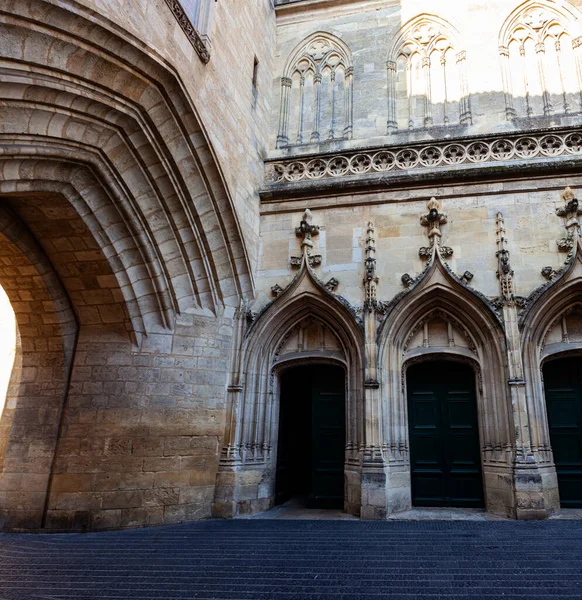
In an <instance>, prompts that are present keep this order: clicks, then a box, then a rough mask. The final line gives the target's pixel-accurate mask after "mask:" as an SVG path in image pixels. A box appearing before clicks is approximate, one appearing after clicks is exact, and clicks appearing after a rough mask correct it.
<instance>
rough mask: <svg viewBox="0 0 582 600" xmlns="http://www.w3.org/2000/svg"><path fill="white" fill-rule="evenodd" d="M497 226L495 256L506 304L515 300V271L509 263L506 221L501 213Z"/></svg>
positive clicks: (498, 216) (496, 222)
mask: <svg viewBox="0 0 582 600" xmlns="http://www.w3.org/2000/svg"><path fill="white" fill-rule="evenodd" d="M495 225H496V229H497V252H496V254H495V256H496V257H497V278H498V279H499V285H500V287H501V298H502V299H503V300H504V301H505V302H511V301H512V298H513V270H512V269H511V265H510V263H509V250H508V249H507V238H506V231H505V220H504V219H503V214H502V213H500V212H498V213H497V218H496V220H495Z"/></svg>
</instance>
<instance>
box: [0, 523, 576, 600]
mask: <svg viewBox="0 0 582 600" xmlns="http://www.w3.org/2000/svg"><path fill="white" fill-rule="evenodd" d="M0 556H1V561H0V599H1V600H16V599H18V600H20V599H29V598H31V599H32V598H35V599H45V600H46V599H52V598H59V599H61V600H63V599H64V600H85V599H89V598H90V599H101V598H103V599H105V598H107V599H116V600H117V599H121V598H138V599H140V600H149V599H164V600H173V599H176V600H177V599H180V600H182V599H186V598H188V599H211V598H212V599H217V600H235V599H240V600H267V599H278V600H332V599H333V600H337V599H340V600H350V599H354V600H363V599H367V598H370V599H375V600H376V599H380V598H389V599H391V600H394V599H398V598H403V599H423V600H424V599H429V598H430V599H434V598H446V599H452V598H454V599H461V598H479V599H496V600H497V599H500V598H503V599H504V600H507V599H517V598H519V599H527V600H532V599H542V598H553V599H557V598H578V599H580V598H582V523H580V522H577V521H549V522H548V521H546V522H533V523H532V522H530V523H524V522H521V523H518V522H486V523H485V522H469V521H461V522H454V521H449V522H442V521H438V522H434V521H433V522H428V521H425V522H362V521H325V520H318V521H283V520H281V521H280V520H263V521H261V520H235V521H204V522H199V523H195V524H189V525H177V526H171V527H161V528H152V529H140V530H133V531H118V532H107V533H91V534H84V535H83V534H79V535H73V534H67V535H10V534H3V535H0Z"/></svg>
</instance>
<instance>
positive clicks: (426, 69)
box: [422, 56, 433, 126]
mask: <svg viewBox="0 0 582 600" xmlns="http://www.w3.org/2000/svg"><path fill="white" fill-rule="evenodd" d="M422 72H423V74H424V120H423V121H424V125H425V126H430V125H432V124H433V119H432V85H431V81H430V57H429V56H424V57H423V58H422Z"/></svg>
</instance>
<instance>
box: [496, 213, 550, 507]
mask: <svg viewBox="0 0 582 600" xmlns="http://www.w3.org/2000/svg"><path fill="white" fill-rule="evenodd" d="M496 226H497V254H496V256H497V261H498V270H497V278H498V279H499V284H500V291H501V296H500V301H501V303H502V311H503V322H504V324H505V334H506V339H507V365H508V371H509V380H508V382H507V383H508V387H509V394H510V398H511V408H512V416H513V431H514V440H513V446H514V447H513V454H514V456H513V485H514V490H513V491H514V507H515V517H516V518H517V519H545V518H546V517H547V516H548V511H547V509H546V506H545V502H544V490H543V482H542V476H541V474H540V471H539V468H538V464H537V461H536V458H535V455H534V453H533V451H532V441H531V431H530V416H529V414H528V406H527V397H526V393H525V378H524V368H523V355H522V345H521V335H520V332H519V327H518V314H517V305H516V296H515V294H514V289H513V271H512V269H511V265H510V262H509V250H508V249H507V238H506V232H505V223H504V220H503V215H502V214H501V213H497V219H496Z"/></svg>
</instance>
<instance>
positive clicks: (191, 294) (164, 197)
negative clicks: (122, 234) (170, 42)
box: [0, 1, 252, 313]
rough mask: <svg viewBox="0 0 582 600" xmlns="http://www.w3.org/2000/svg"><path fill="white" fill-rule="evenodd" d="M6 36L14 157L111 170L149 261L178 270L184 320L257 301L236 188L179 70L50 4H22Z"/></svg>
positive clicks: (177, 307) (175, 283) (171, 286)
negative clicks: (229, 184)
mask: <svg viewBox="0 0 582 600" xmlns="http://www.w3.org/2000/svg"><path fill="white" fill-rule="evenodd" d="M0 27H1V29H2V55H3V57H4V60H5V63H4V65H3V69H2V81H1V82H0V98H1V99H2V128H1V129H0V140H1V142H2V146H4V147H6V148H7V149H9V150H8V153H9V154H10V153H11V149H12V148H14V152H15V153H16V154H19V155H20V156H26V155H32V154H35V151H38V152H39V153H40V154H41V155H42V156H43V157H46V158H48V157H51V158H53V159H54V160H55V161H58V162H71V161H75V162H79V163H82V164H90V165H91V166H92V167H93V168H95V165H96V164H97V163H99V162H101V163H104V164H105V165H106V167H107V169H105V168H104V167H103V166H102V168H101V172H103V171H109V173H108V176H109V177H108V178H107V179H108V181H107V183H110V184H111V185H109V186H105V187H107V188H108V189H107V192H108V195H109V196H110V197H111V198H110V202H115V201H118V203H119V204H120V205H122V204H124V202H123V197H126V198H129V199H130V201H131V203H132V204H133V210H134V215H133V220H134V221H138V222H140V225H141V226H142V227H145V229H146V230H147V234H148V237H149V238H150V239H149V240H148V241H147V243H146V245H149V246H150V253H153V254H156V253H157V254H159V253H163V254H164V260H165V261H166V262H168V263H170V262H171V266H169V265H165V269H166V279H168V281H167V283H166V287H167V288H168V291H167V293H168V294H170V296H171V295H174V307H173V309H174V311H176V312H180V311H184V310H187V309H188V308H192V307H196V308H201V309H203V310H209V311H211V312H213V313H217V312H219V311H220V308H221V306H223V305H224V304H227V305H231V306H236V305H237V304H238V301H239V299H240V297H241V296H245V295H247V294H249V293H250V292H252V281H251V276H250V269H249V265H248V261H247V257H246V252H245V248H244V244H243V241H242V237H241V234H240V230H239V226H238V222H237V217H236V214H235V211H234V208H233V206H232V202H231V199H230V197H229V193H228V190H227V188H226V186H225V184H224V181H223V178H222V175H221V172H220V168H219V166H218V164H217V162H216V160H215V157H214V155H213V153H212V149H211V147H210V145H209V143H208V141H207V139H206V136H205V134H204V131H203V128H202V126H201V124H200V121H199V119H198V117H197V115H196V111H195V109H194V106H193V105H192V103H191V101H190V100H189V98H188V97H187V95H186V94H185V92H184V90H183V86H182V84H181V82H180V80H179V78H178V76H177V74H176V73H175V71H174V70H173V69H172V68H171V67H170V66H169V65H168V64H167V63H165V62H163V61H162V60H161V59H160V58H159V57H157V56H156V55H155V54H153V52H152V51H151V50H150V49H147V50H146V48H145V47H144V46H143V45H142V44H140V43H139V42H137V40H135V39H131V40H128V39H127V37H122V36H121V35H119V34H117V33H115V32H113V31H112V30H106V29H105V28H104V27H102V26H101V25H100V24H97V23H95V22H94V21H89V20H88V18H87V17H85V16H83V15H82V13H78V14H74V13H72V12H69V11H67V10H65V9H63V8H61V7H57V6H55V5H53V4H51V3H48V2H43V1H40V2H35V3H34V6H33V5H31V4H30V3H18V5H17V6H16V7H14V8H13V10H12V11H11V13H10V14H6V13H5V14H4V15H3V16H2V19H1V21H0ZM57 47H58V49H59V50H58V52H57V51H55V48H57ZM65 74H66V75H65ZM102 185H103V183H102ZM135 237H137V236H135ZM141 246H144V240H143V239H142V240H141Z"/></svg>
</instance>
